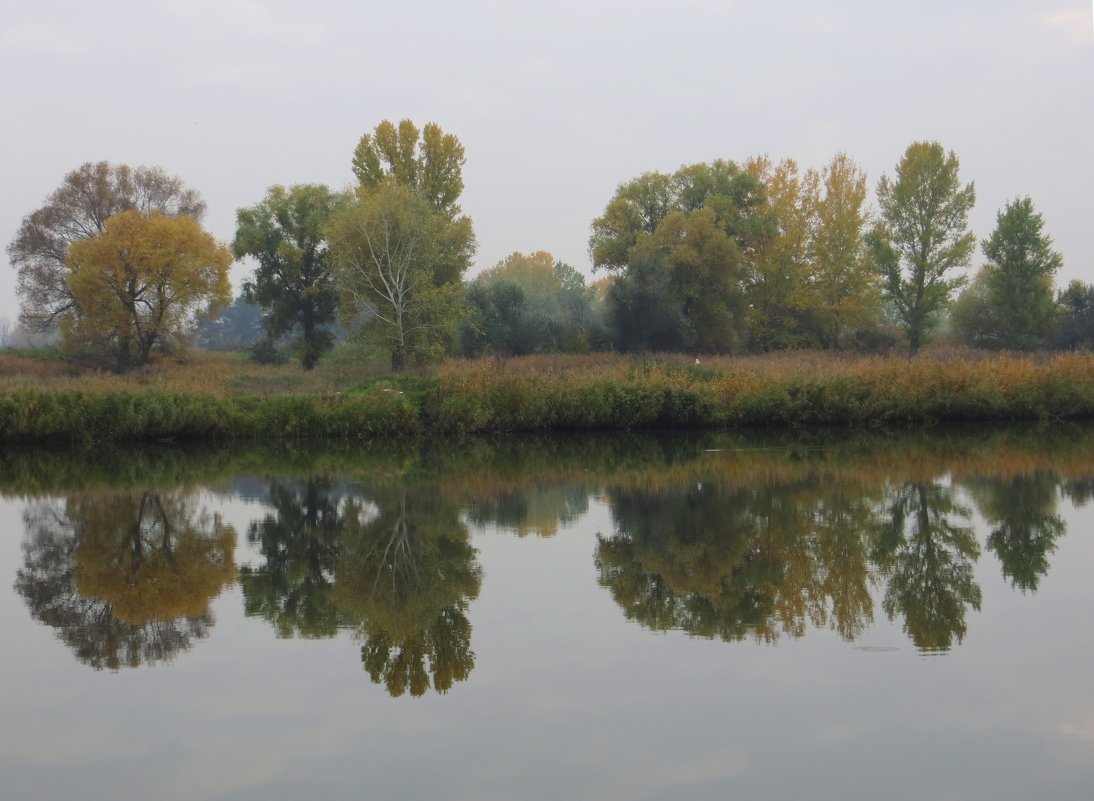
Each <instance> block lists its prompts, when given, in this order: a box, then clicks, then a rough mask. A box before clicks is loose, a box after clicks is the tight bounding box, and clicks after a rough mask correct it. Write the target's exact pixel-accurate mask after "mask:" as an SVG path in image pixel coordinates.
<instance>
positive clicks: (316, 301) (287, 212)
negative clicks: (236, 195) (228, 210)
mask: <svg viewBox="0 0 1094 801" xmlns="http://www.w3.org/2000/svg"><path fill="white" fill-rule="evenodd" d="M338 203H339V196H338V195H336V194H335V193H333V192H331V191H330V190H329V189H328V188H327V187H325V186H322V185H320V184H298V185H295V186H292V187H289V188H288V189H286V188H285V187H283V186H272V187H270V188H269V189H268V190H267V192H266V197H265V198H264V199H263V200H262V202H261V203H258V204H256V205H254V206H250V207H248V208H244V209H239V210H238V211H237V212H236V235H235V239H234V240H233V242H232V251H233V252H234V254H235V257H236V258H237V259H241V258H243V257H244V256H251V257H253V258H254V259H255V260H256V261H257V262H258V267H257V268H255V271H254V275H253V276H252V278H251V279H250V280H248V281H247V282H246V283H245V284H244V285H243V290H244V293H245V295H246V297H247V300H248V301H249V302H251V303H257V304H259V305H260V306H261V307H262V308H263V309H269V314H267V315H266V316H265V317H264V318H263V324H264V325H265V327H266V332H267V334H268V336H269V337H270V338H271V339H276V338H277V337H280V336H282V335H284V334H286V333H288V332H290V331H293V330H294V329H298V330H299V331H300V350H301V356H300V361H301V364H302V366H303V368H304V369H305V370H310V369H312V368H313V367H315V365H316V363H317V362H318V361H319V357H320V356H322V355H323V353H325V352H326V351H327V350H329V349H330V347H331V345H332V344H333V343H334V337H333V335H332V334H331V331H330V329H329V328H328V327H327V326H328V324H330V323H332V322H334V320H335V318H336V315H337V311H338V293H337V291H336V289H335V285H334V269H333V265H332V264H331V258H330V253H329V250H328V247H327V242H326V239H325V236H324V229H325V226H326V224H327V221H328V220H329V219H330V216H331V215H332V214H333V213H334V211H335V209H336V208H337V206H338Z"/></svg>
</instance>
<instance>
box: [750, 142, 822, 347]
mask: <svg viewBox="0 0 1094 801" xmlns="http://www.w3.org/2000/svg"><path fill="white" fill-rule="evenodd" d="M745 169H746V170H747V171H748V173H749V175H751V176H752V177H753V178H755V179H756V180H757V181H759V182H760V183H761V184H762V185H763V188H764V204H763V206H762V207H761V208H763V210H764V211H766V212H767V213H769V214H770V215H772V216H773V217H774V219H775V220H777V221H778V226H777V228H772V229H771V230H769V231H767V232H766V234H767V235H765V236H763V237H760V238H759V239H758V241H757V242H756V243H755V245H754V247H753V250H752V253H751V258H750V260H749V262H750V263H749V269H748V271H747V279H746V281H747V295H748V336H749V340H750V343H751V347H752V350H754V351H760V352H765V351H769V350H779V349H782V348H789V347H808V346H811V345H816V344H817V340H816V338H815V337H814V336H813V333H812V332H811V331H810V330H809V326H810V321H809V319H808V318H809V315H810V312H811V311H812V309H811V307H812V306H813V305H815V303H816V301H817V300H818V299H819V298H818V297H817V295H816V294H815V293H814V292H813V291H812V286H811V284H812V275H811V273H812V263H811V262H812V253H811V250H812V238H813V235H814V231H815V229H816V224H815V217H816V207H817V204H818V202H819V194H820V188H819V183H820V176H819V175H818V173H817V172H816V171H815V170H807V171H806V172H805V174H804V175H800V174H799V172H798V165H797V163H795V162H794V161H792V160H789V159H788V160H786V161H783V162H780V163H779V164H773V163H772V162H771V160H770V159H769V158H767V157H766V156H765V157H760V158H753V159H749V161H747V162H746V163H745Z"/></svg>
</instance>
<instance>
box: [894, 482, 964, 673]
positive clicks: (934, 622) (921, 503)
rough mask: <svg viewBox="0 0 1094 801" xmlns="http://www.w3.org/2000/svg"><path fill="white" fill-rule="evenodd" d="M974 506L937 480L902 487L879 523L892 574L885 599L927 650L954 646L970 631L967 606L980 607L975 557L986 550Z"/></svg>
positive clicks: (920, 644) (905, 627)
mask: <svg viewBox="0 0 1094 801" xmlns="http://www.w3.org/2000/svg"><path fill="white" fill-rule="evenodd" d="M969 515H970V510H969V509H968V508H966V507H964V506H961V505H959V504H958V503H957V502H956V500H955V499H954V490H953V489H952V488H950V487H945V486H942V485H941V484H937V483H910V484H906V485H905V486H903V487H901V488H900V489H898V490H897V491H896V492H895V493H893V496H892V497H891V498H890V500H889V501H888V503H887V506H886V515H885V518H884V519H883V520H882V521H881V524H880V526H879V536H878V547H877V551H876V552H875V558H876V559H877V561H878V564H879V566H880V567H882V569H883V570H885V572H886V574H887V577H888V586H887V589H886V591H885V599H884V601H883V602H882V605H883V607H884V609H885V613H886V614H887V615H888V616H889V619H890V620H893V619H895V618H896V617H897V616H900V617H902V618H903V619H904V631H905V632H907V634H908V635H909V636H910V637H911V638H912V641H913V642H914V643H915V644H916V646H917V647H919V648H921V649H924V650H940V651H944V650H946V649H948V648H949V647H950V646H951V645H952V644H953V641H954V640H955V639H956V640H957V642H961V640H962V639H963V638H964V636H965V609H966V607H967V606H971V607H972V608H973V609H976V610H979V609H980V597H981V592H980V585H979V584H977V583H976V579H975V577H974V575H973V563H974V562H975V561H976V559H977V558H978V557H979V555H980V546H979V545H978V544H977V542H976V536H975V533H974V531H973V528H972V527H971V526H969V525H962V523H966V522H967V521H968V519H969Z"/></svg>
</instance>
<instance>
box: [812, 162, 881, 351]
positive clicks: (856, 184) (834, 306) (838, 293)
mask: <svg viewBox="0 0 1094 801" xmlns="http://www.w3.org/2000/svg"><path fill="white" fill-rule="evenodd" d="M865 203H866V173H864V172H863V171H862V169H861V168H860V167H859V166H858V165H857V164H856V163H855V162H854V161H853V160H852V159H851V158H850V157H849V156H847V155H846V154H845V153H837V154H836V155H835V156H834V157H833V158H832V160H831V161H830V162H828V164H826V165H825V166H824V168H823V169H822V170H821V174H820V192H819V193H818V195H817V197H816V201H815V204H814V206H813V213H814V218H815V222H814V226H813V235H812V242H811V245H810V259H811V262H812V275H811V281H810V296H811V297H812V298H813V299H814V301H815V305H814V308H813V309H812V321H813V326H814V330H815V333H816V336H817V338H818V340H819V342H820V344H821V346H822V347H825V348H841V347H845V346H846V345H847V343H848V337H849V336H850V335H853V334H862V333H866V332H870V331H872V330H873V329H875V328H876V326H877V323H878V319H879V318H880V316H881V287H880V286H879V285H878V280H877V274H876V273H875V271H874V270H873V268H872V265H871V263H870V260H869V258H868V254H867V251H866V239H865V235H866V225H867V223H868V222H869V216H868V215H867V213H866V210H865Z"/></svg>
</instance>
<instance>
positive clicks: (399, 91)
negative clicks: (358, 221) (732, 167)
mask: <svg viewBox="0 0 1094 801" xmlns="http://www.w3.org/2000/svg"><path fill="white" fill-rule="evenodd" d="M0 108H3V110H4V116H3V130H2V133H0V136H2V142H3V147H2V148H0V178H2V181H3V186H2V191H0V240H2V242H3V244H5V245H6V244H7V243H8V242H10V241H11V239H12V237H13V236H14V233H15V230H16V228H17V227H18V226H19V223H20V221H21V220H22V218H23V216H24V215H25V214H27V213H28V212H30V211H32V210H33V209H35V208H37V207H38V206H39V205H40V204H41V203H42V201H43V200H44V198H45V196H46V195H47V194H49V193H50V192H51V191H53V189H55V188H56V187H57V186H58V185H59V184H60V182H61V180H62V178H63V177H64V175H65V173H66V172H68V171H70V170H72V169H74V168H75V167H77V166H79V165H80V164H81V163H83V162H85V161H98V160H102V159H106V160H109V161H112V162H126V163H129V164H131V165H134V166H135V165H138V164H149V165H153V164H154V165H159V166H162V167H164V168H165V169H166V170H167V171H168V172H171V173H174V174H176V175H179V176H180V177H182V178H183V179H184V180H185V181H186V182H187V183H188V184H190V185H191V186H193V187H194V188H196V189H198V190H199V191H200V192H201V193H202V194H203V196H204V197H205V200H206V202H207V203H208V207H209V210H208V214H207V216H206V220H205V222H206V226H207V227H208V228H209V230H210V231H212V232H213V233H214V234H215V235H216V236H217V237H219V238H221V239H224V240H226V241H227V240H230V239H231V237H232V235H233V233H234V226H235V211H236V209H237V208H239V207H240V206H247V205H251V204H253V203H256V202H258V201H259V200H260V199H261V198H262V196H263V194H264V193H265V190H266V188H267V187H268V186H270V185H271V184H275V183H281V184H291V183H300V182H321V183H327V184H330V185H332V186H334V187H339V188H340V187H342V186H345V185H347V184H349V182H350V180H351V179H352V173H351V171H350V160H351V157H352V153H353V148H354V146H355V145H356V143H357V141H358V139H359V138H360V136H361V134H362V133H364V132H365V131H369V130H371V129H372V128H374V127H375V125H376V124H377V123H378V122H380V121H381V120H383V119H390V120H393V121H395V120H399V119H402V118H405V117H409V118H410V119H412V120H414V121H415V122H416V123H417V124H418V125H419V126H421V125H423V124H424V123H426V122H429V121H433V122H437V123H438V124H440V125H441V127H442V128H444V129H445V130H446V131H449V132H451V133H454V134H456V135H457V136H458V137H459V138H460V140H461V142H463V144H464V147H465V148H466V151H467V164H466V166H465V168H464V180H465V184H466V189H465V191H464V195H463V200H462V205H463V208H464V211H465V212H466V213H467V214H469V215H470V216H471V217H472V218H473V220H474V222H475V231H476V234H477V236H478V241H479V252H478V256H477V259H476V267H475V269H476V270H478V269H482V268H484V267H488V266H491V265H492V264H494V263H496V262H497V261H498V260H500V259H501V258H503V257H505V256H506V255H507V254H508V253H511V252H512V251H514V250H521V251H525V252H530V251H534V250H541V249H542V250H549V251H550V252H552V253H553V254H554V255H555V256H556V257H558V258H560V259H562V260H564V261H567V262H569V263H571V264H574V265H575V266H578V267H579V268H581V269H583V270H585V271H586V272H587V271H588V269H589V259H588V255H587V253H586V247H587V243H588V234H589V223H590V222H591V220H592V219H593V218H594V217H595V216H597V215H598V214H599V213H600V212H601V211H602V210H603V208H604V206H605V204H606V203H607V201H608V199H609V198H610V197H611V195H612V193H613V191H614V190H615V187H616V186H617V185H618V184H619V183H620V182H622V181H625V180H627V179H629V178H632V177H633V176H635V175H637V174H639V173H641V172H644V171H646V170H663V171H671V170H674V169H675V168H676V167H678V166H680V165H681V164H684V163H691V162H696V161H708V160H711V159H714V158H726V159H733V160H742V159H744V158H746V157H748V156H750V155H754V154H757V153H767V154H768V155H770V156H771V157H772V158H774V159H782V158H787V157H790V158H794V159H796V160H797V161H798V162H799V164H801V165H802V166H803V167H809V166H816V167H820V166H822V165H823V163H824V162H826V161H827V160H828V159H829V158H830V157H831V156H832V155H833V154H834V153H836V152H838V151H840V150H842V151H845V152H847V153H848V154H849V155H850V156H851V157H852V158H854V159H855V160H856V161H858V162H859V164H860V165H861V166H862V167H863V168H864V169H865V170H866V171H867V174H868V179H869V184H870V186H871V187H874V186H876V183H877V179H878V178H879V177H880V176H881V175H882V174H883V173H890V174H891V173H892V171H893V168H894V166H895V164H896V163H897V161H898V160H899V158H900V156H901V154H902V153H903V152H904V149H905V148H906V147H907V146H908V144H910V143H911V142H913V141H916V140H923V139H934V140H938V141H939V142H941V143H942V144H943V146H945V147H946V148H947V149H952V150H954V151H955V152H956V153H957V155H958V156H959V158H960V160H961V176H962V179H963V180H965V181H975V183H976V189H977V206H976V210H975V212H974V215H973V218H972V224H973V229H974V230H975V232H976V234H977V236H979V237H981V238H982V237H985V236H987V235H988V234H989V233H990V231H991V228H992V227H993V225H994V222H995V214H996V212H997V211H998V210H999V209H1000V208H1001V207H1002V206H1003V204H1004V203H1005V202H1006V201H1008V200H1010V199H1012V198H1014V197H1016V196H1019V195H1030V196H1031V197H1032V198H1033V200H1034V203H1035V205H1036V206H1037V208H1038V209H1039V210H1040V211H1041V212H1042V213H1043V214H1044V216H1045V219H1046V222H1047V231H1048V233H1049V234H1050V235H1051V236H1053V237H1054V239H1055V241H1056V246H1057V247H1058V249H1059V250H1060V251H1061V252H1062V253H1063V255H1064V263H1065V267H1064V270H1063V272H1062V273H1061V275H1060V276H1059V279H1060V280H1062V281H1064V282H1066V281H1067V280H1070V279H1072V278H1082V279H1083V280H1086V281H1094V239H1092V232H1091V230H1090V229H1091V223H1092V222H1094V220H1092V217H1091V209H1092V208H1094V203H1092V202H1091V200H1090V197H1091V194H1090V193H1091V189H1092V187H1094V152H1092V150H1091V144H1092V142H1094V21H1092V7H1091V3H1090V2H1087V0H992V2H987V1H986V0H969V1H968V2H961V3H955V2H953V1H952V0H950V2H936V1H935V0H928V1H927V2H922V1H921V2H914V3H913V2H906V3H891V2H879V1H878V0H869V1H866V0H862V1H861V2H860V1H858V0H856V1H855V2H828V3H818V2H809V3H805V2H796V1H794V2H792V1H789V0H788V1H786V2H781V3H764V4H761V3H759V2H733V0H723V1H722V2H715V1H714V0H677V1H676V2H664V0H660V1H659V2H644V1H643V0H627V1H626V2H623V1H619V2H616V1H614V0H613V1H611V2H609V1H607V0H581V2H571V0H556V1H555V2H551V3H543V4H532V3H516V2H501V1H500V0H499V1H497V2H490V1H488V0H466V1H465V2H463V3H436V2H416V3H390V2H388V3H382V4H381V3H369V2H364V3H362V2H357V3H352V2H333V1H332V0H312V1H311V2H309V3H307V4H304V3H301V2H257V1H252V0H185V1H180V2H136V1H134V2H121V1H120V0H100V1H99V2H94V3H89V2H87V1H86V0H81V2H68V1H67V0H35V2H34V3H30V2H23V3H20V4H18V5H16V4H15V3H10V4H7V7H6V8H5V10H4V13H3V15H2V20H0ZM871 202H872V200H871ZM0 258H2V260H3V261H4V262H5V265H4V266H2V267H0V318H3V317H7V318H9V319H11V320H12V321H14V319H15V318H16V316H17V314H18V306H17V301H16V298H15V294H14V287H15V272H14V270H12V269H11V268H10V266H7V265H6V261H7V259H6V254H5V255H4V256H3V257H0ZM977 258H978V259H979V258H980V254H978V256H977ZM245 273H246V270H245V269H243V268H238V269H236V270H235V272H234V273H233V275H234V278H235V279H236V282H237V285H238V281H239V279H240V278H241V277H242V275H243V274H245Z"/></svg>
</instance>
